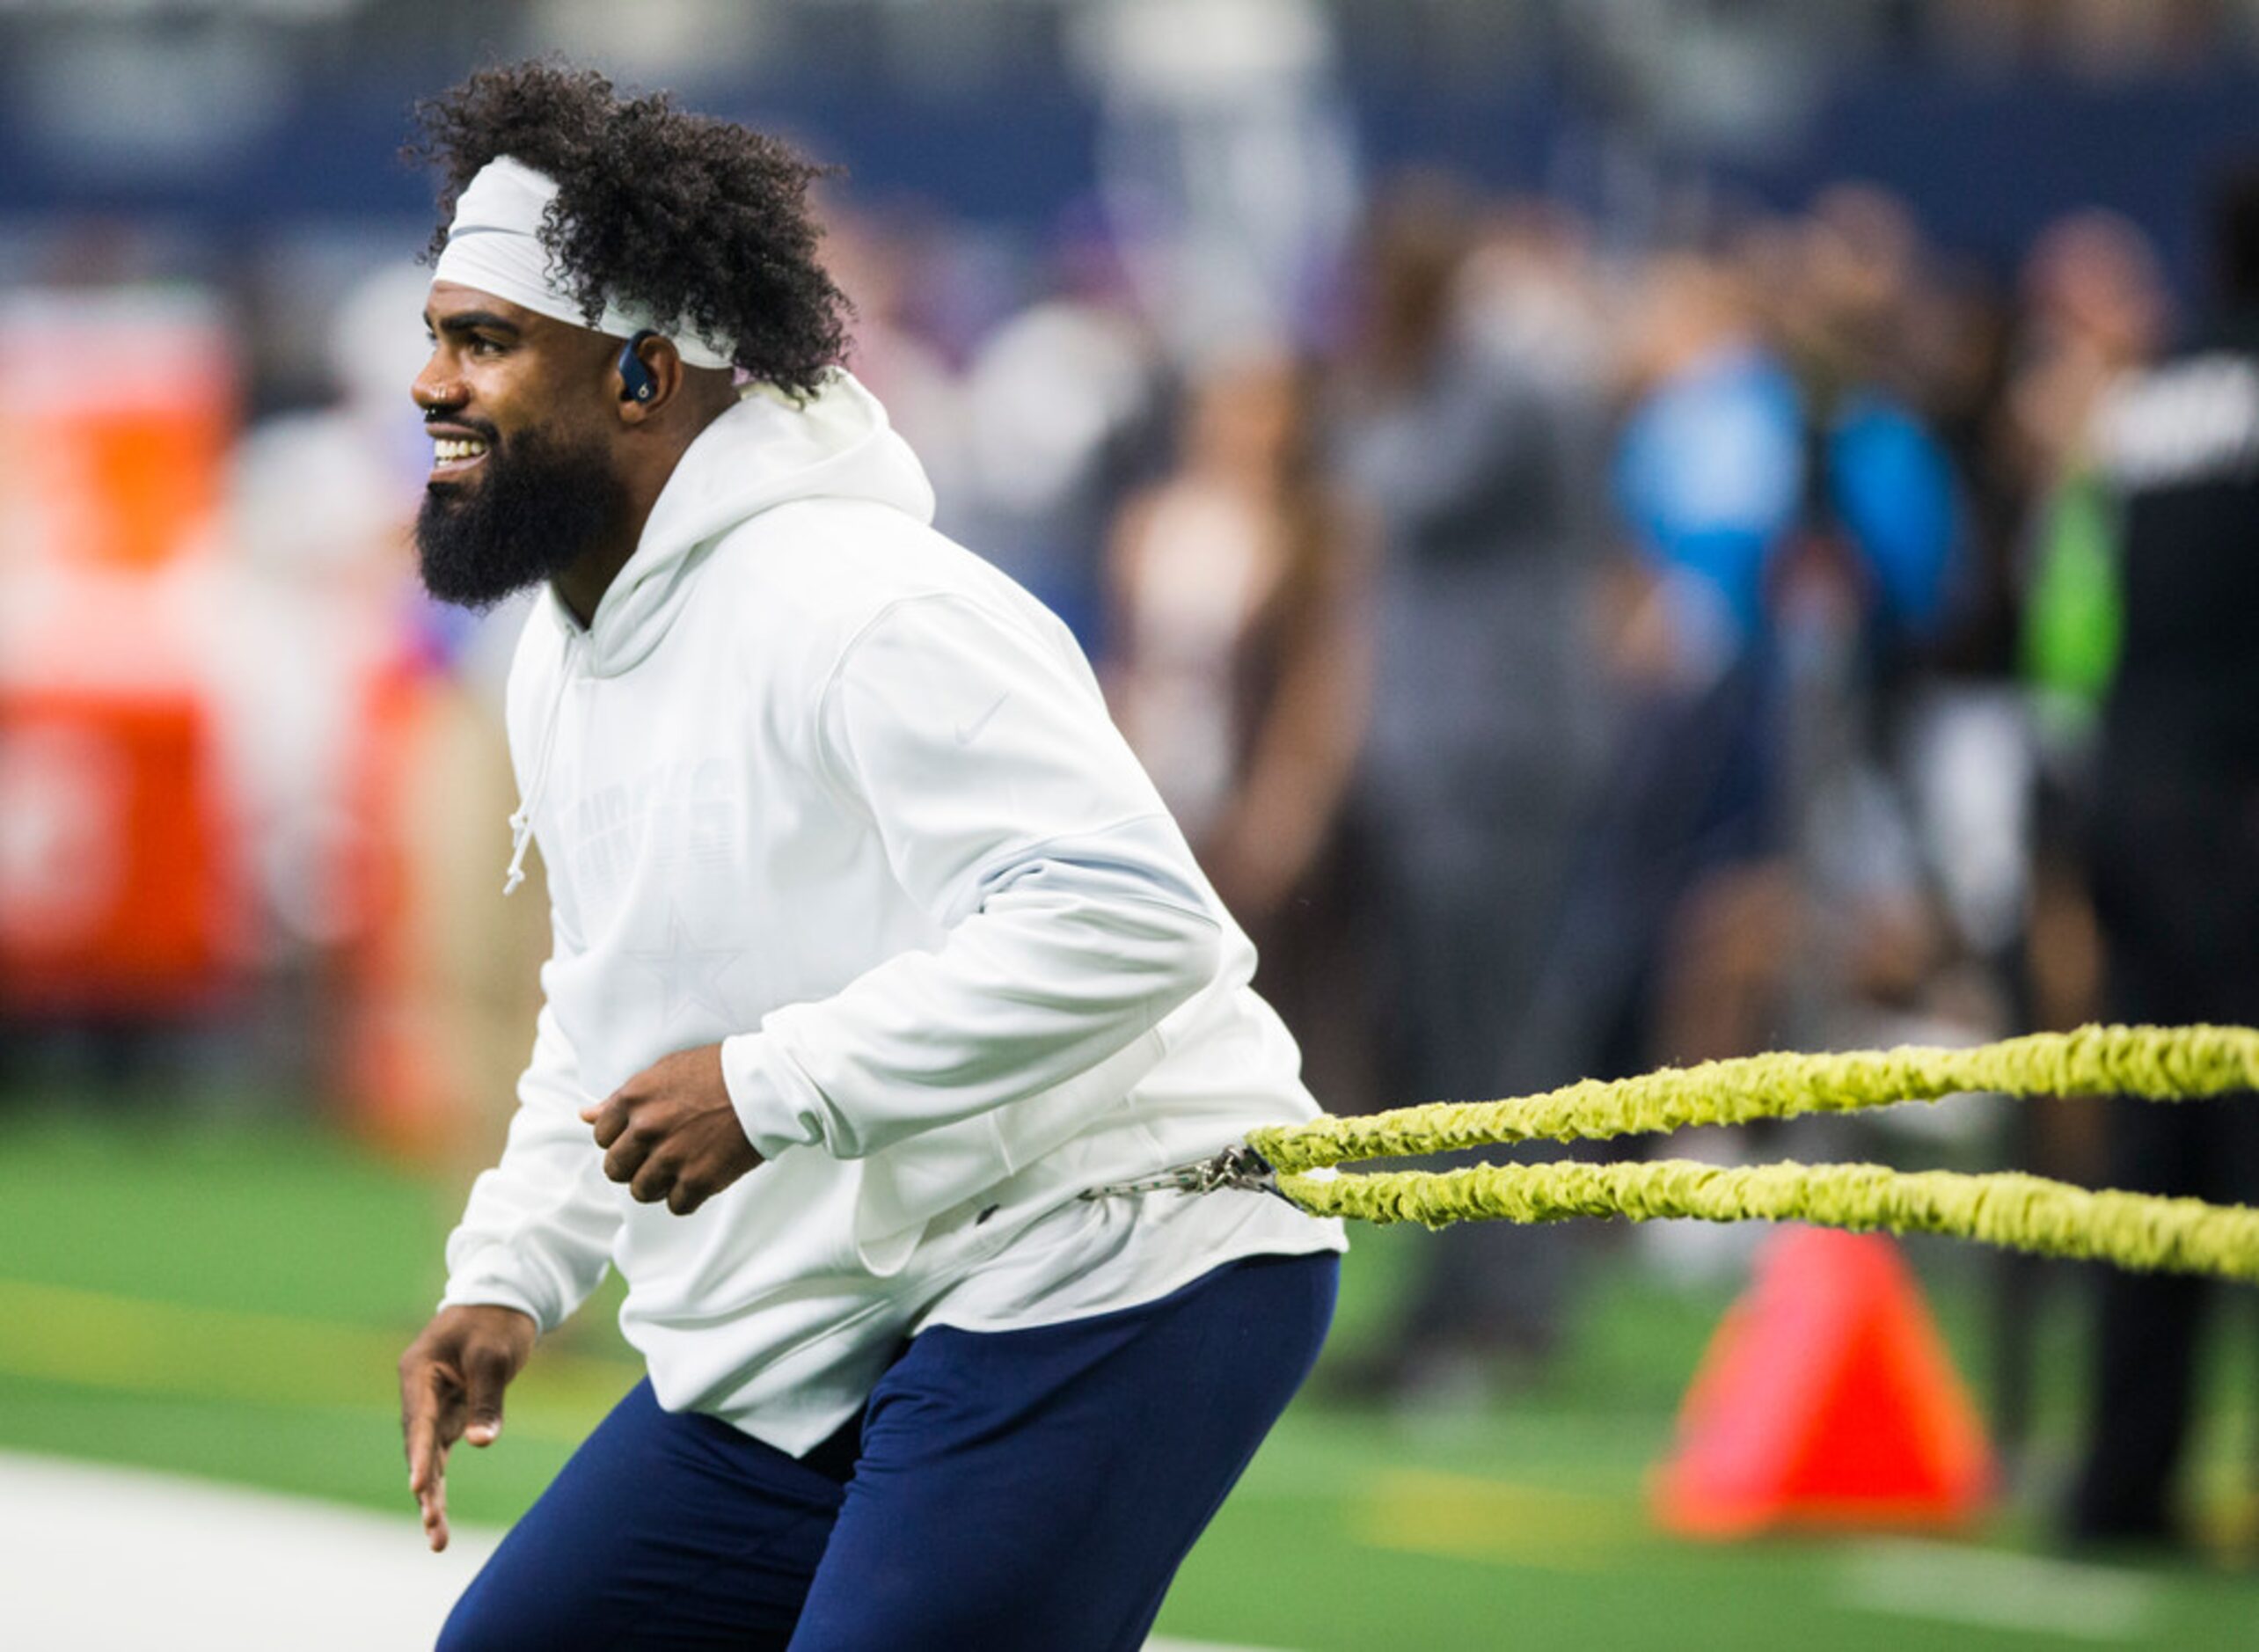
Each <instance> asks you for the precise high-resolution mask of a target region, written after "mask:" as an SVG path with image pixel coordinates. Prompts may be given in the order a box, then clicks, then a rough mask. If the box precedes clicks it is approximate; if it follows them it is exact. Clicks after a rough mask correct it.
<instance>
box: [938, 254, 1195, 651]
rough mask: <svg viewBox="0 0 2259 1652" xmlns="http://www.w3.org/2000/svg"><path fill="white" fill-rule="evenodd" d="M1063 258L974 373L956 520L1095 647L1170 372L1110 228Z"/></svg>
mask: <svg viewBox="0 0 2259 1652" xmlns="http://www.w3.org/2000/svg"><path fill="white" fill-rule="evenodd" d="M1056 282H1057V290H1056V292H1055V293H1053V294H1052V295H1051V296H1049V297H1046V298H1043V299H1042V300H1040V301H1039V302H1037V303H1034V304H1031V305H1030V306H1028V307H1027V309H1025V310H1023V311H1020V312H1019V313H1018V314H1017V315H1014V316H1013V317H1012V318H1009V319H1008V320H1006V321H1005V323H1004V324H1003V325H1000V326H998V328H997V329H996V330H995V331H994V332H993V333H991V334H990V335H989V336H988V337H987V338H986V339H985V340H983V341H982V343H981V345H980V347H979V348H978V349H977V350H976V352H975V354H974V355H973V358H972V362H971V363H970V365H969V368H968V369H967V371H966V377H965V387H964V389H965V404H966V405H965V413H966V418H967V424H968V429H969V451H968V452H967V454H966V455H965V457H966V461H967V463H968V464H969V482H970V492H971V493H972V495H973V498H972V500H971V501H970V504H969V509H967V510H965V511H963V512H961V513H958V514H954V515H952V517H951V520H952V521H954V522H955V523H960V524H961V531H963V532H964V533H965V534H966V535H967V537H968V539H969V543H971V544H974V545H978V546H980V547H981V551H982V554H983V555H984V556H987V557H988V558H989V559H991V560H992V561H993V562H995V563H996V564H997V566H998V567H1001V568H1003V569H1004V571H1005V573H1007V574H1011V575H1012V576H1013V578H1014V579H1016V580H1018V581H1020V583H1021V584H1022V585H1024V586H1026V587H1027V588H1028V589H1029V590H1030V591H1032V592H1034V594H1035V596H1038V597H1040V598H1042V601H1043V602H1044V603H1046V604H1047V605H1048V606H1049V608H1050V609H1051V610H1052V611H1054V612H1055V613H1056V614H1057V615H1058V616H1059V618H1062V619H1064V620H1065V621H1066V622H1067V624H1068V625H1069V626H1070V627H1071V629H1072V630H1073V631H1074V632H1075V634H1076V636H1077V637H1078V639H1079V640H1081V641H1082V643H1083V646H1084V647H1086V648H1087V649H1089V650H1090V651H1091V652H1092V653H1093V654H1102V653H1103V652H1104V646H1103V645H1104V639H1103V638H1102V637H1100V635H1099V624H1100V607H1101V600H1102V599H1101V595H1100V587H1101V585H1102V583H1103V574H1102V573H1101V569H1102V567H1103V565H1104V562H1105V554H1106V537H1107V526H1108V523H1110V522H1111V521H1112V520H1113V518H1114V515H1115V511H1116V510H1117V509H1118V508H1120V505H1121V502H1122V499H1123V498H1124V497H1125V495H1126V494H1127V493H1129V491H1130V489H1131V488H1133V487H1134V486H1137V484H1138V483H1140V482H1141V481H1143V480H1144V479H1146V478H1147V477H1149V476H1150V475H1151V471H1152V470H1153V469H1154V467H1155V464H1156V462H1157V457H1158V454H1157V450H1158V449H1159V446H1160V440H1161V435H1162V431H1163V429H1164V427H1165V423H1166V391H1167V388H1168V377H1167V374H1166V368H1165V364H1164V362H1163V360H1162V357H1161V353H1160V347H1159V343H1158V342H1157V341H1156V340H1155V339H1154V337H1153V335H1152V332H1151V328H1149V327H1148V326H1147V325H1145V323H1144V320H1143V319H1142V318H1140V317H1139V316H1138V315H1137V311H1136V310H1135V309H1134V307H1133V306H1132V304H1131V303H1130V296H1129V293H1128V290H1127V288H1126V287H1125V285H1124V281H1123V277H1122V272H1121V270H1120V267H1119V266H1118V264H1117V263H1116V261H1115V258H1114V255H1113V249H1112V244H1111V242H1110V240H1109V239H1108V237H1107V236H1106V233H1105V231H1104V230H1102V228H1100V227H1099V226H1097V225H1096V224H1093V223H1088V222H1086V221H1083V220H1078V221H1077V222H1076V223H1073V224H1071V225H1070V226H1068V227H1067V229H1066V230H1064V231H1063V234H1062V238H1061V243H1060V245H1059V247H1058V250H1057V254H1056Z"/></svg>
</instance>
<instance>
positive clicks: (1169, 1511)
mask: <svg viewBox="0 0 2259 1652" xmlns="http://www.w3.org/2000/svg"><path fill="white" fill-rule="evenodd" d="M1339 1272H1340V1268H1339V1261H1338V1259H1337V1258H1336V1257H1334V1255H1332V1254H1320V1255H1315V1256H1293V1257H1284V1256H1259V1257H1252V1258H1248V1259H1246V1260H1244V1261H1237V1262H1232V1263H1229V1264H1227V1265H1225V1266H1224V1267H1222V1268H1217V1269H1216V1270H1215V1271H1214V1272H1212V1273H1210V1274H1207V1275H1205V1276H1203V1277H1202V1278H1200V1279H1197V1280H1195V1281H1194V1282H1193V1283H1191V1284H1189V1285H1187V1286H1185V1287H1184V1288H1183V1289H1182V1290H1178V1291H1176V1292H1174V1293H1173V1294H1172V1295H1170V1296H1167V1297H1162V1298H1161V1299H1160V1300H1159V1301H1158V1302H1152V1303H1148V1304H1145V1305H1142V1306H1139V1307H1135V1308H1126V1309H1123V1310H1122V1311H1121V1312H1115V1313H1108V1314H1101V1315H1100V1316H1098V1317H1096V1318H1093V1319H1078V1320H1072V1321H1070V1322H1068V1323H1066V1324H1063V1325H1052V1326H1042V1327H1035V1328H1033V1329H1030V1330H1025V1331H1004V1332H993V1333H982V1334H975V1333H972V1332H968V1331H961V1330H957V1329H954V1327H946V1326H945V1327H935V1328H934V1329H932V1330H930V1331H927V1332H925V1334H922V1335H920V1336H917V1337H916V1338H913V1339H912V1340H911V1341H910V1342H909V1343H908V1344H907V1345H906V1346H905V1348H904V1349H903V1353H902V1355H901V1356H900V1357H899V1358H898V1359H896V1361H895V1363H893V1365H891V1366H890V1367H889V1368H888V1371H887V1372H886V1375H885V1376H884V1377H882V1378H881V1379H880V1381H879V1384H878V1386H877V1387H876V1388H875V1389H874V1390H873V1391H872V1393H871V1398H870V1403H869V1404H868V1405H867V1406H866V1407H865V1409H864V1412H863V1414H862V1416H861V1417H860V1418H859V1428H858V1426H857V1425H856V1424H853V1423H851V1424H850V1425H849V1426H848V1427H847V1428H846V1429H843V1430H842V1431H841V1433H840V1434H839V1435H838V1436H835V1437H834V1438H833V1439H832V1440H831V1441H829V1442H826V1444H823V1445H822V1446H819V1447H817V1448H816V1449H815V1451H811V1452H809V1453H808V1455H807V1456H806V1457H803V1458H791V1457H787V1456H786V1455H785V1454H784V1453H783V1452H781V1451H777V1450H775V1449H774V1448H773V1447H771V1446H767V1445H764V1444H762V1443H761V1442H760V1441H758V1440H756V1439H754V1438H753V1437H751V1436H749V1435H746V1434H743V1433H741V1432H740V1431H739V1430H737V1429H734V1428H731V1427H730V1426H729V1425H728V1424H727V1423H725V1422H718V1421H716V1420H715V1419H714V1418H712V1417H708V1416H704V1415H700V1414H696V1413H681V1414H677V1413H670V1412H667V1411H662V1409H660V1407H659V1405H658V1403H657V1401H656V1400H654V1399H653V1398H652V1394H651V1386H650V1384H649V1383H648V1382H644V1383H640V1384H638V1385H637V1386H636V1387H635V1389H634V1391H633V1392H632V1393H630V1394H629V1395H628V1396H627V1398H626V1399H625V1400H621V1401H620V1403H619V1405H618V1407H616V1408H614V1410H613V1411H612V1414H610V1416H609V1417H607V1418H606V1419H605V1420H604V1422H603V1423H602V1425H600V1426H599V1427H598V1428H597V1429H596V1432H595V1433H594V1434H593V1435H591V1436H589V1439H588V1440H587V1442H586V1443H585V1444H582V1446H581V1449H580V1451H577V1452H576V1453H574V1457H573V1459H572V1461H571V1462H569V1463H567V1465H566V1466H565V1469H564V1472H563V1473H560V1474H559V1476H558V1477H557V1480H556V1481H555V1483H554V1484H552V1486H551V1487H550V1488H549V1489H548V1490H547V1491H546V1492H545V1493H544V1494H543V1495H542V1496H541V1500H540V1501H539V1502H537V1503H535V1504H534V1506H533V1508H532V1509H530V1510H529V1511H528V1512H527V1514H526V1517H525V1518H524V1519H523V1520H521V1521H520V1522H519V1523H518V1524H517V1525H516V1526H515V1528H514V1529H513V1530H512V1531H511V1532H510V1534H509V1536H508V1538H507V1539H504V1540H503V1543H502V1545H501V1547H500V1548H499V1549H497V1550H496V1551H495V1552H494V1554H493V1558H492V1559H491V1560H489V1561H487V1562H486V1568H485V1569H484V1570H483V1571H481V1572H480V1573H479V1575H478V1577H477V1578H476V1579H475V1580H474V1581H473V1582H472V1585H471V1587H470V1588H469V1589H468V1590H465V1591H464V1596H463V1598H462V1600H461V1601H459V1602H458V1603H457V1605H456V1608H455V1612H454V1615H453V1616H452V1617H451V1618H450V1619H448V1624H447V1627H446V1629H445V1630H444V1631H442V1634H441V1636H440V1652H576V1649H577V1648H662V1647H663V1648H706V1647H732V1648H782V1647H785V1646H786V1645H787V1644H789V1645H790V1646H791V1648H793V1652H850V1649H851V1648H853V1649H866V1648H867V1649H868V1652H880V1649H881V1648H883V1649H884V1652H923V1649H924V1648H932V1652H955V1649H956V1648H975V1647H977V1648H983V1649H984V1652H1012V1649H1013V1648H1030V1649H1031V1652H1034V1649H1035V1648H1041V1652H1085V1649H1086V1648H1087V1649H1088V1652H1110V1649H1111V1648H1128V1649H1134V1648H1137V1647H1139V1646H1142V1645H1143V1644H1144V1637H1145V1632H1146V1630H1147V1629H1148V1628H1149V1627H1150V1626H1151V1623H1152V1620H1153V1617H1154V1614H1155V1613H1157V1612H1159V1610H1160V1605H1161V1597H1162V1595H1163V1594H1164V1593H1165V1592H1166V1590H1167V1589H1168V1585H1169V1580H1170V1579H1171V1578H1172V1577H1173V1575H1175V1573H1176V1568H1177V1567H1178V1565H1179V1564H1180V1563H1181V1561H1183V1559H1184V1557H1185V1555H1186V1553H1188V1551H1189V1550H1190V1549H1191V1547H1192V1545H1193V1540H1194V1539H1196V1538H1197V1537H1198V1536H1199V1535H1200V1533H1201V1531H1202V1529H1203V1527H1205V1526H1206V1525H1207V1524H1208V1522H1209V1520H1210V1517H1213V1516H1214V1514H1215V1512H1216V1510H1217V1508H1218V1507H1219V1506H1221V1504H1222V1503H1223V1501H1224V1497H1225V1493H1226V1492H1228V1491H1229V1490H1230V1489H1231V1488H1232V1482H1234V1481H1235V1480H1238V1479H1239V1473H1240V1471H1241V1470H1242V1469H1244V1468H1245V1467H1246V1465H1247V1460H1248V1458H1251V1457H1253V1456H1254V1451H1255V1447H1256V1446H1257V1445H1258V1444H1260V1443H1261V1440H1262V1437H1263V1436H1264V1434H1265V1433H1266V1432H1267V1431H1268V1429H1269V1428H1270V1426H1271V1424H1272V1423H1273V1422H1276V1420H1277V1417H1278V1414H1279V1413H1280V1412H1281V1411H1283V1410H1284V1409H1285V1407H1286V1402H1287V1400H1289V1399H1290V1398H1291V1397H1292V1395H1293V1393H1294V1391H1295V1389H1296V1388H1297V1387H1298V1386H1299V1385H1300V1384H1301V1382H1302V1379H1303V1378H1304V1377H1305V1376H1306V1375H1308V1374H1309V1371H1310V1367H1311V1364H1312V1362H1313V1361H1314V1360H1315V1359H1316V1358H1317V1356H1318V1348H1319V1344H1320V1342H1321V1341H1323V1340H1324V1338H1325V1334H1326V1327H1327V1324H1328V1322H1329V1321H1330V1320H1331V1319H1332V1317H1333V1311H1334V1285H1335V1283H1336V1280H1337V1278H1338V1276H1339Z"/></svg>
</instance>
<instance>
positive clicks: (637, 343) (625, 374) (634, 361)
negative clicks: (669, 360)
mask: <svg viewBox="0 0 2259 1652" xmlns="http://www.w3.org/2000/svg"><path fill="white" fill-rule="evenodd" d="M658 336H659V335H658V333H655V332H654V331H653V330H652V329H651V328H649V327H646V328H644V329H643V330H642V331H641V332H640V333H637V334H636V335H635V336H634V337H633V338H632V339H630V340H628V341H627V343H626V344H625V346H624V347H622V348H621V350H620V353H619V398H620V399H621V400H622V401H649V400H650V399H651V398H653V397H654V396H655V395H657V394H658V393H659V381H658V380H657V379H655V378H653V377H652V376H651V369H649V368H647V367H646V366H644V365H643V358H642V357H641V356H640V355H637V354H636V351H637V350H638V349H639V348H640V347H641V346H642V344H643V341H644V340H646V339H655V338H657V337H658Z"/></svg>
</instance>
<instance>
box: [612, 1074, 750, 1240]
mask: <svg viewBox="0 0 2259 1652" xmlns="http://www.w3.org/2000/svg"><path fill="white" fill-rule="evenodd" d="M581 1117H582V1118H583V1119H585V1120H587V1121H588V1122H589V1123H590V1124H592V1125H594V1126H595V1127H596V1145H597V1146H599V1147H601V1148H603V1149H604V1150H605V1152H604V1174H606V1175H607V1176H610V1178H611V1179H612V1180H613V1181H624V1182H625V1183H626V1184H627V1190H628V1193H629V1194H630V1195H632V1197H634V1198H635V1199H636V1200H637V1201H639V1202H641V1203H644V1204H656V1203H658V1202H660V1201H661V1200H662V1199H663V1200H665V1201H666V1203H667V1208H668V1209H669V1210H672V1211H673V1212H674V1213H675V1214H676V1216H688V1215H689V1214H690V1213H691V1211H693V1210H697V1209H698V1207H699V1206H700V1205H702V1204H704V1203H705V1202H706V1201H707V1200H708V1199H711V1198H713V1195H716V1194H717V1193H720V1191H721V1190H722V1189H723V1188H727V1186H729V1184H730V1183H731V1182H733V1181H736V1180H737V1179H738V1178H739V1177H740V1176H742V1175H743V1174H744V1173H746V1172H747V1171H749V1170H750V1169H752V1168H753V1167H754V1166H757V1165H758V1164H759V1163H760V1162H761V1155H760V1154H759V1153H757V1152H756V1151H753V1144H752V1143H750V1142H749V1141H747V1140H746V1139H745V1127H744V1126H743V1125H742V1124H740V1123H739V1122H737V1110H736V1109H735V1107H731V1106H730V1104H729V1090H728V1088H727V1085H724V1084H723V1083H722V1080H721V1046H720V1045H719V1044H703V1045H700V1046H699V1047H698V1049H685V1050H682V1051H679V1052H678V1053H676V1054H675V1055H672V1056H666V1057H665V1058H664V1059H662V1060H660V1061H657V1062H654V1063H653V1064H651V1065H650V1066H648V1067H646V1068H645V1069H644V1070H643V1071H641V1072H639V1073H637V1074H636V1075H635V1077H634V1078H630V1079H629V1080H628V1081H627V1082H626V1083H625V1084H624V1085H620V1087H619V1088H618V1089H617V1090H615V1091H613V1092H612V1093H611V1094H610V1095H609V1096H607V1097H606V1098H605V1099H604V1100H603V1101H601V1102H599V1103H597V1104H596V1106H595V1107H586V1108H583V1109H582V1110H581Z"/></svg>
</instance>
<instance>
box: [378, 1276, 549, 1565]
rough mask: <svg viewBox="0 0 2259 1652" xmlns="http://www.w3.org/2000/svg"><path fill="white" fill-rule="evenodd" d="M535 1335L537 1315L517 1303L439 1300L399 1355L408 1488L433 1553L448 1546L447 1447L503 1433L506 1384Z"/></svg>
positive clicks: (481, 1442) (487, 1440) (490, 1441)
mask: <svg viewBox="0 0 2259 1652" xmlns="http://www.w3.org/2000/svg"><path fill="white" fill-rule="evenodd" d="M533 1339H534V1323H533V1320H532V1319H530V1317H528V1316H527V1315H525V1314H523V1313H521V1312H518V1311H517V1310H516V1309H515V1308H503V1307H493V1306H485V1305H478V1306H458V1307H453V1308H442V1309H441V1310H440V1312H438V1313H437V1314H436V1315H435V1316H434V1318H433V1319H432V1322H431V1323H430V1324H429V1325H428V1326H426V1327H424V1329H423V1334H422V1335H420V1336H419V1337H418V1338H416V1340H415V1341H413V1342H411V1343H410V1344H409V1345H408V1351H407V1352H406V1353H405V1354H403V1355H401V1356H400V1436H401V1439H402V1441H403V1442H404V1443H405V1444H406V1447H407V1453H408V1490H409V1492H410V1493H411V1494H413V1496H414V1497H415V1500H416V1506H417V1507H418V1508H419V1509H421V1510H422V1511H423V1526H424V1536H425V1538H426V1539H427V1540H428V1542H429V1543H430V1544H431V1546H432V1550H433V1552H434V1553H437V1552H438V1551H439V1550H441V1549H443V1548H445V1547H446V1546H447V1454H448V1452H449V1451H450V1449H452V1448H453V1446H454V1444H455V1443H456V1441H457V1440H468V1441H470V1442H471V1444H473V1445H479V1446H485V1445H491V1444H493V1442H494V1441H495V1439H496V1438H497V1437H499V1436H501V1431H502V1390H503V1389H505V1388H507V1387H508V1386H509V1384H510V1379H511V1378H514V1377H515V1376H516V1375H517V1374H518V1372H519V1371H523V1369H524V1368H525V1362H526V1356H528V1355H530V1354H531V1353H532V1352H533Z"/></svg>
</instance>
